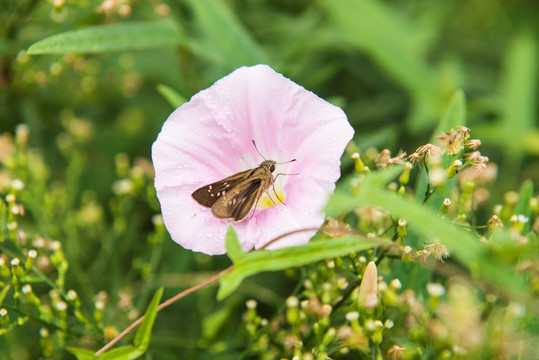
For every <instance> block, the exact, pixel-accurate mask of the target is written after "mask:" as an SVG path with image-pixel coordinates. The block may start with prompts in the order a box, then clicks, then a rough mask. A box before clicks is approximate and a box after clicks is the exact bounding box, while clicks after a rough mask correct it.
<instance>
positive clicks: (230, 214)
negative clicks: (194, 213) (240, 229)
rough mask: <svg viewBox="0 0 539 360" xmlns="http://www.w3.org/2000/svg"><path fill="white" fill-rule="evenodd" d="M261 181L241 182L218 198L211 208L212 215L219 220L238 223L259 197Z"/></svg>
mask: <svg viewBox="0 0 539 360" xmlns="http://www.w3.org/2000/svg"><path fill="white" fill-rule="evenodd" d="M261 184H262V181H261V180H258V179H257V180H250V181H243V182H241V183H240V184H238V185H237V186H236V187H235V188H233V189H232V190H231V191H229V192H226V194H225V195H224V196H222V197H220V198H219V199H218V200H217V201H215V202H214V204H213V206H212V207H211V212H212V213H213V215H214V216H215V217H217V218H219V219H233V220H234V221H236V222H238V221H241V220H243V219H245V217H246V216H247V214H249V211H251V209H252V208H253V205H254V203H255V202H256V200H257V199H258V198H259V197H260V190H261Z"/></svg>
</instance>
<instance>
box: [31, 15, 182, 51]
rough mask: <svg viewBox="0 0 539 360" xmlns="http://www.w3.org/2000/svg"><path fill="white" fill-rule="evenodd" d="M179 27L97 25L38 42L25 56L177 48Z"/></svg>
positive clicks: (151, 23) (161, 23)
mask: <svg viewBox="0 0 539 360" xmlns="http://www.w3.org/2000/svg"><path fill="white" fill-rule="evenodd" d="M183 38H184V36H183V34H182V31H181V29H180V27H179V26H178V25H177V24H176V23H175V22H174V21H172V20H159V21H145V22H130V23H123V24H115V25H96V26H89V27H87V28H84V29H79V30H73V31H67V32H64V33H61V34H56V35H52V36H49V37H46V38H45V39H43V40H40V41H38V42H36V43H34V44H32V45H30V47H29V48H28V54H30V55H39V54H65V53H75V54H88V53H106V52H117V51H127V50H141V49H149V48H157V47H171V46H177V45H179V44H180V43H182V42H183Z"/></svg>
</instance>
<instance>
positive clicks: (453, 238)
mask: <svg viewBox="0 0 539 360" xmlns="http://www.w3.org/2000/svg"><path fill="white" fill-rule="evenodd" d="M386 171H388V170H384V171H382V172H386ZM378 180H379V177H374V176H370V175H368V176H365V179H364V181H363V182H362V185H361V188H360V192H359V194H358V195H357V197H356V198H355V199H356V200H357V201H356V202H355V203H354V202H352V201H348V202H346V203H343V209H342V211H352V210H353V209H355V208H357V207H359V206H374V207H381V208H384V209H387V210H389V211H391V213H392V214H393V215H394V216H397V217H400V218H404V219H406V221H407V224H408V227H409V229H410V230H411V231H413V232H415V233H417V234H418V235H419V237H420V238H423V239H425V240H429V239H439V240H440V242H441V243H442V244H444V245H446V246H447V247H448V248H449V249H450V250H451V252H452V255H453V256H455V257H456V258H457V259H458V260H459V261H460V262H461V263H462V264H463V265H464V266H466V267H468V268H469V269H470V271H472V272H473V273H475V274H478V275H480V276H482V277H483V278H485V279H488V280H489V281H490V282H492V283H493V284H498V285H499V286H500V288H501V289H503V290H505V291H509V292H513V293H514V294H516V295H515V296H517V295H518V296H526V295H525V294H526V292H525V291H524V288H523V286H522V282H521V281H516V280H515V276H514V275H513V272H512V271H511V270H510V268H509V267H508V266H507V265H506V264H504V263H503V262H501V260H500V259H499V258H496V257H493V256H492V254H491V252H490V249H489V247H488V246H487V245H485V244H482V243H481V242H480V241H479V239H478V238H477V236H475V235H472V233H471V232H470V231H465V230H463V229H461V228H459V227H458V226H457V225H456V224H453V223H451V222H449V221H447V220H445V219H443V218H440V217H439V216H438V214H437V212H436V211H433V210H432V209H430V208H428V207H426V206H424V205H421V204H419V203H417V202H416V201H414V200H413V199H411V198H408V197H402V196H398V195H397V194H396V193H395V192H392V191H389V190H387V189H386V188H385V186H380V184H379V181H378Z"/></svg>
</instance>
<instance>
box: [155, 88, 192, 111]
mask: <svg viewBox="0 0 539 360" xmlns="http://www.w3.org/2000/svg"><path fill="white" fill-rule="evenodd" d="M157 91H158V92H159V93H160V94H161V95H163V97H164V98H165V99H166V100H167V101H168V103H169V104H170V105H171V106H172V107H173V108H174V109H176V108H178V107H180V106H181V105H183V104H184V103H185V102H186V101H187V100H186V99H185V98H184V97H183V96H181V95H180V94H179V93H178V92H177V91H176V90H174V89H173V88H171V87H169V86H166V85H164V84H159V85H158V86H157Z"/></svg>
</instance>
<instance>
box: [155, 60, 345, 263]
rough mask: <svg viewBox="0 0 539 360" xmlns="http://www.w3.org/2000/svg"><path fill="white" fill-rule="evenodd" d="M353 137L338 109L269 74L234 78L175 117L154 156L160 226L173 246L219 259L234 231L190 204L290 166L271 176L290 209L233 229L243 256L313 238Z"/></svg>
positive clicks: (248, 72)
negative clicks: (215, 186)
mask: <svg viewBox="0 0 539 360" xmlns="http://www.w3.org/2000/svg"><path fill="white" fill-rule="evenodd" d="M352 135H353V129H352V127H351V126H350V124H349V123H348V121H347V119H346V115H345V114H344V112H343V111H342V110H341V109H340V108H338V107H336V106H334V105H331V104H329V103H328V102H326V101H325V100H323V99H321V98H319V97H318V96H316V95H315V94H313V93H312V92H310V91H307V90H305V89H304V88H303V87H301V86H299V85H297V84H295V83H294V82H292V81H290V80H289V79H287V78H285V77H284V76H282V75H281V74H278V73H276V72H275V71H274V70H273V69H271V68H270V67H269V66H267V65H256V66H253V67H242V68H240V69H237V70H236V71H234V72H232V73H231V74H230V75H228V76H225V77H224V78H222V79H220V80H218V81H217V82H216V83H215V84H214V85H212V86H211V87H210V88H208V89H206V90H203V91H201V92H199V93H198V94H196V95H194V96H193V98H192V99H191V100H190V101H189V102H188V103H186V104H184V105H182V106H181V107H180V108H178V109H176V110H175V111H174V112H173V113H172V114H171V115H170V116H169V118H168V119H167V121H166V122H165V124H164V125H163V129H162V130H161V133H160V134H159V136H158V138H157V140H156V141H155V143H154V145H153V147H152V158H153V161H154V167H155V174H156V175H155V187H156V191H157V196H158V198H159V201H160V203H161V208H162V212H163V219H164V221H165V225H166V227H167V229H168V230H169V232H170V234H171V236H172V238H173V239H174V241H176V242H178V243H179V244H180V245H182V246H184V247H185V248H187V249H191V250H194V251H200V252H204V253H207V254H222V253H224V252H225V247H224V241H225V239H224V238H225V233H226V229H227V227H228V224H230V221H223V220H219V219H216V218H215V217H213V216H212V215H211V211H210V209H207V208H204V207H203V206H201V205H200V204H198V203H196V201H195V200H194V199H192V197H191V194H192V192H193V191H195V190H196V189H197V188H199V187H201V186H204V185H208V184H211V183H213V182H215V181H218V180H221V179H224V178H226V177H228V176H231V175H233V174H235V173H238V172H240V171H244V170H247V169H250V168H255V167H257V166H258V165H259V164H260V162H261V161H262V160H263V159H262V157H264V158H265V159H272V160H275V161H277V162H278V163H279V162H286V161H289V160H292V159H293V158H295V159H296V161H295V162H291V163H287V164H278V165H277V170H276V171H275V172H274V174H273V175H274V178H276V179H277V181H276V183H275V188H276V189H278V191H282V192H284V193H285V194H286V199H285V202H286V205H284V204H281V203H278V202H277V203H276V205H275V206H272V207H270V208H267V209H255V210H254V213H251V214H250V215H248V217H247V218H246V219H245V220H243V221H241V222H239V223H235V224H234V227H235V228H236V231H237V233H238V237H239V239H240V243H241V244H242V248H243V249H244V251H248V250H250V249H252V248H253V247H255V248H257V249H259V248H262V247H264V246H265V245H266V244H267V243H268V242H269V241H271V240H272V239H275V238H277V237H278V236H281V235H284V234H287V233H290V232H292V231H296V230H302V229H306V228H317V227H319V226H320V225H321V224H322V223H323V221H324V216H323V213H322V209H323V207H324V205H325V203H326V202H327V200H328V197H329V195H330V194H331V192H332V191H333V190H334V187H335V184H334V183H335V181H336V180H337V179H338V177H339V168H340V156H341V155H342V153H343V151H344V148H345V146H346V144H347V143H348V141H350V139H351V138H352ZM253 141H255V142H256V148H255V146H253ZM261 155H262V156H261ZM279 173H282V174H292V175H288V176H286V175H283V176H280V175H277V174H279ZM272 192H273V189H272V188H270V189H268V193H270V195H271V193H272ZM273 198H274V199H275V194H273ZM314 233H315V231H314V230H313V231H307V232H298V233H295V234H293V235H289V236H286V237H284V238H282V239H280V240H279V241H277V242H275V243H273V244H271V245H270V246H269V247H268V248H280V247H285V246H292V245H299V244H303V243H306V242H307V241H308V240H309V239H310V237H311V236H312V235H313V234H314Z"/></svg>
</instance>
